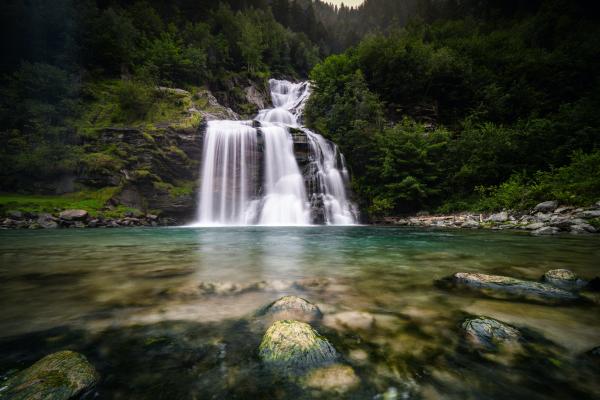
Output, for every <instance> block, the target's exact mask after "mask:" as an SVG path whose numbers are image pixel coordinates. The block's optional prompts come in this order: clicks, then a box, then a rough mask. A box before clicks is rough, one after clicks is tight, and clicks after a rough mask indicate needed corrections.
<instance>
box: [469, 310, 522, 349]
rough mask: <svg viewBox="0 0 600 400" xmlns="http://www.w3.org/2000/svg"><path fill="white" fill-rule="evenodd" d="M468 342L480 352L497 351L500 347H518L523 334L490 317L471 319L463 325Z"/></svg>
mask: <svg viewBox="0 0 600 400" xmlns="http://www.w3.org/2000/svg"><path fill="white" fill-rule="evenodd" d="M462 328H463V330H464V331H465V336H466V338H467V341H468V342H469V343H470V344H471V345H472V346H473V347H475V348H477V349H480V350H487V351H492V350H497V349H498V347H499V346H504V345H512V346H518V344H519V341H520V340H521V333H520V332H519V331H518V330H517V329H516V328H513V327H512V326H510V325H507V324H504V323H502V322H500V321H497V320H495V319H492V318H488V317H479V318H470V319H467V320H466V321H465V322H463V324H462Z"/></svg>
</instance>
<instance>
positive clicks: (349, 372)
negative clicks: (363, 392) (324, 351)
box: [302, 364, 360, 394]
mask: <svg viewBox="0 0 600 400" xmlns="http://www.w3.org/2000/svg"><path fill="white" fill-rule="evenodd" d="M302 384H303V386H305V387H308V388H310V389H317V390H321V391H325V392H334V393H340V394H342V393H345V392H347V391H349V390H352V389H354V388H355V387H357V386H358V385H359V384H360V379H359V378H358V376H356V373H355V372H354V369H353V368H352V367H350V366H348V365H342V364H333V365H329V366H327V367H322V368H318V369H315V370H313V371H310V372H309V373H308V374H307V375H306V376H305V377H304V378H303V379H302Z"/></svg>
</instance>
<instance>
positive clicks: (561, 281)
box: [542, 269, 586, 291]
mask: <svg viewBox="0 0 600 400" xmlns="http://www.w3.org/2000/svg"><path fill="white" fill-rule="evenodd" d="M542 280H543V281H544V282H546V283H548V284H550V285H552V286H555V287H557V288H560V289H565V290H573V291H576V290H579V289H581V288H583V287H584V286H585V285H586V282H585V281H584V280H582V279H579V278H578V277H577V275H575V273H573V271H570V270H568V269H552V270H550V271H548V272H546V273H545V274H544V276H543V277H542Z"/></svg>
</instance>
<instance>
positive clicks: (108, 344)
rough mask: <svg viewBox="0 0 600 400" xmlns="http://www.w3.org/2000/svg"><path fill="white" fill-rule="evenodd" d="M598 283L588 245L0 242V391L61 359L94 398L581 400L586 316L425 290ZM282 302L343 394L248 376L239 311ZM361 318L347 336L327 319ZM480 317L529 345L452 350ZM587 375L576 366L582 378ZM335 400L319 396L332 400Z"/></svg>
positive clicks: (589, 312) (467, 240) (580, 241)
mask: <svg viewBox="0 0 600 400" xmlns="http://www.w3.org/2000/svg"><path fill="white" fill-rule="evenodd" d="M555 268H568V269H570V270H572V271H574V272H575V273H577V274H578V275H579V276H581V277H583V278H587V279H591V278H593V277H596V276H598V275H600V235H596V236H575V235H564V236H557V237H533V236H530V235H528V234H523V233H516V232H495V231H464V230H411V229H405V228H391V227H372V226H356V227H302V228H272V227H247V228H139V229H137V228H131V229H112V230H111V229H83V230H79V229H70V230H67V229H64V230H44V231H0V309H1V310H2V312H1V313H0V376H2V375H3V374H7V373H10V371H14V370H15V369H22V368H25V367H27V366H29V365H31V364H32V363H33V362H35V361H36V360H38V359H39V358H41V357H43V356H44V355H46V354H48V353H51V352H54V351H58V350H61V349H72V350H76V351H79V352H81V353H83V354H85V355H86V357H87V358H88V359H89V360H90V362H91V363H92V364H93V365H94V366H95V367H96V368H97V369H98V371H99V372H100V374H101V376H102V378H101V381H100V383H99V385H98V386H97V387H96V389H95V391H94V392H93V393H89V394H87V397H86V398H100V399H253V398H257V399H269V398H273V399H289V398H337V397H339V398H356V399H375V398H379V399H384V398H385V399H402V398H415V399H419V398H422V399H437V398H444V399H504V398H506V399H528V400H533V399H558V398H560V399H570V398H577V399H586V398H590V399H592V398H598V396H600V393H599V392H598V386H597V385H598V383H597V382H598V381H599V380H600V379H598V378H599V375H598V364H597V359H596V361H595V362H596V364H594V362H593V361H590V360H589V359H587V358H585V357H582V356H581V355H582V354H583V353H585V352H586V351H588V350H590V349H592V348H594V347H595V346H598V345H600V319H599V315H600V313H599V312H598V311H599V310H600V307H598V305H597V304H598V303H597V302H596V303H594V302H589V303H587V304H580V305H571V306H548V305H541V304H534V303H528V302H521V301H507V300H494V299H490V298H484V297H481V296H475V295H472V294H468V293H462V292H452V291H449V290H446V289H443V288H439V287H438V286H436V285H435V284H434V283H435V281H436V280H437V279H440V278H443V277H445V276H448V275H450V274H452V273H454V272H459V271H464V272H485V273H492V274H500V275H507V276H513V277H518V278H524V279H529V280H538V279H539V278H540V276H541V275H542V274H543V273H544V272H545V271H547V270H549V269H555ZM287 294H294V295H298V296H300V297H303V298H305V299H307V300H309V301H311V302H312V303H315V304H317V305H318V306H319V307H320V308H321V311H322V312H323V314H324V315H325V318H324V319H323V320H322V321H321V322H317V323H314V324H313V326H314V327H315V329H317V330H318V331H319V332H320V333H321V334H322V335H323V336H325V337H327V338H328V339H329V340H330V341H331V343H332V344H333V345H334V346H335V347H336V349H337V350H338V351H339V352H340V353H341V355H342V357H343V362H344V363H346V364H349V365H351V366H352V367H353V368H354V369H355V371H356V374H357V375H358V377H359V378H360V385H359V386H358V387H355V388H353V389H352V390H350V391H348V392H346V393H344V394H342V395H335V394H331V393H328V394H327V393H323V392H319V391H314V390H306V389H303V388H302V387H300V386H299V385H297V384H296V383H294V382H292V381H289V380H285V379H283V380H282V379H281V378H277V377H276V376H274V375H273V374H272V373H270V372H269V371H267V370H266V369H265V368H263V366H262V365H261V363H260V360H259V359H258V355H257V348H258V345H259V343H260V341H261V337H262V334H263V333H264V331H265V329H266V326H265V324H264V323H263V321H261V319H260V317H257V316H256V311H257V310H259V309H260V308H261V307H263V306H265V305H266V304H269V303H270V302H272V301H273V300H276V299H277V298H279V297H281V296H283V295H287ZM346 311H361V312H366V313H369V314H370V316H372V318H373V319H374V323H373V324H372V325H369V326H368V327H360V326H359V327H357V328H354V329H351V328H350V329H349V328H348V327H347V326H340V325H339V324H337V323H331V318H328V316H331V315H336V314H339V313H341V312H346ZM478 315H485V316H489V317H492V318H496V319H498V320H500V321H503V322H506V323H509V324H511V325H513V326H515V327H518V328H519V329H522V330H523V331H524V332H527V333H528V337H530V338H534V339H532V340H534V341H535V346H532V347H531V348H538V349H539V351H536V352H533V353H531V352H530V353H527V354H521V355H519V356H518V357H515V358H511V359H510V360H509V361H507V360H505V359H503V358H502V357H499V358H498V359H495V358H490V357H484V356H482V355H481V354H480V353H478V352H474V351H470V349H469V348H468V346H467V345H466V344H465V343H464V340H463V339H462V338H463V333H462V330H461V323H462V321H464V319H465V318H467V317H468V316H478ZM590 363H591V364H590ZM336 396H337V397H336Z"/></svg>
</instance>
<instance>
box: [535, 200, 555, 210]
mask: <svg viewBox="0 0 600 400" xmlns="http://www.w3.org/2000/svg"><path fill="white" fill-rule="evenodd" d="M557 207H558V201H544V202H543V203H540V204H538V205H537V206H535V207H534V208H533V211H540V212H544V213H545V212H552V211H554V210H556V208H557Z"/></svg>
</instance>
